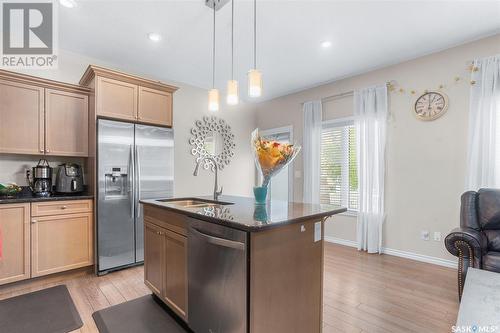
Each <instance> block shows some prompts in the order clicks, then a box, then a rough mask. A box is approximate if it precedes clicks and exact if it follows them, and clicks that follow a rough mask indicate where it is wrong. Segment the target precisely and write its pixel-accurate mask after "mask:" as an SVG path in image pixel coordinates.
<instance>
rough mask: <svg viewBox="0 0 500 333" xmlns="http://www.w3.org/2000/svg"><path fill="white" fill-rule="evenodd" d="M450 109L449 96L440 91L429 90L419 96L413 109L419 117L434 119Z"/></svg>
mask: <svg viewBox="0 0 500 333" xmlns="http://www.w3.org/2000/svg"><path fill="white" fill-rule="evenodd" d="M447 109H448V96H446V95H445V94H444V93H442V92H440V91H427V92H425V93H424V94H423V95H422V96H420V97H419V98H417V100H416V101H415V105H414V108H413V111H414V112H415V115H416V116H417V118H418V119H421V120H434V119H437V118H439V117H441V116H442V115H443V114H445V112H446V110H447Z"/></svg>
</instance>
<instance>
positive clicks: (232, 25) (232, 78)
mask: <svg viewBox="0 0 500 333" xmlns="http://www.w3.org/2000/svg"><path fill="white" fill-rule="evenodd" d="M231 80H234V0H231Z"/></svg>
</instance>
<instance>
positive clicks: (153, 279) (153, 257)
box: [144, 223, 164, 296]
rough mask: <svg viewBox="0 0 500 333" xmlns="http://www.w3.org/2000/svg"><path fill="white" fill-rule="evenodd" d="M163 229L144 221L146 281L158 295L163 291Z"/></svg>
mask: <svg viewBox="0 0 500 333" xmlns="http://www.w3.org/2000/svg"><path fill="white" fill-rule="evenodd" d="M162 231H163V229H162V228H160V227H158V226H156V225H154V224H152V223H144V282H145V283H146V285H147V286H148V287H149V289H151V291H153V292H154V293H155V294H157V295H158V296H161V295H162V292H163V275H162V274H163V272H162V263H163V260H162V259H163V242H164V241H163V235H162Z"/></svg>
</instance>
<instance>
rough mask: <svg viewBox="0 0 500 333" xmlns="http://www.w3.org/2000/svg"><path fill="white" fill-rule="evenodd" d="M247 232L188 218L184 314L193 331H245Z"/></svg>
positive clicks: (246, 315) (213, 332)
mask: <svg viewBox="0 0 500 333" xmlns="http://www.w3.org/2000/svg"><path fill="white" fill-rule="evenodd" d="M247 243H248V240H247V233H246V232H244V231H241V230H236V229H233V228H229V227H226V226H222V225H217V224H213V223H207V222H204V221H196V220H190V222H189V228H188V281H189V284H188V304H189V307H188V318H189V327H190V328H191V329H192V330H193V331H194V332H212V333H223V332H233V333H240V332H241V333H245V332H247V322H248V311H247V299H248V298H247V297H248V296H247V263H248V261H247V251H248V250H247Z"/></svg>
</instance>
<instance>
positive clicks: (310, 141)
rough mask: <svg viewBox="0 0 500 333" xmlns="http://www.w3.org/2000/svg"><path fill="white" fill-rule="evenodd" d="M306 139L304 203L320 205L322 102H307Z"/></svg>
mask: <svg viewBox="0 0 500 333" xmlns="http://www.w3.org/2000/svg"><path fill="white" fill-rule="evenodd" d="M303 111H304V139H303V149H302V156H303V157H304V198H303V199H304V202H307V203H319V178H320V177H319V174H320V165H319V164H320V153H321V117H322V105H321V101H320V100H318V101H310V102H305V103H304V106H303Z"/></svg>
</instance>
